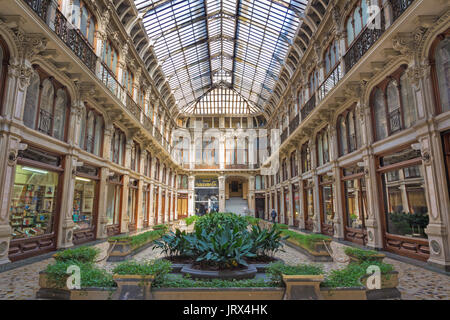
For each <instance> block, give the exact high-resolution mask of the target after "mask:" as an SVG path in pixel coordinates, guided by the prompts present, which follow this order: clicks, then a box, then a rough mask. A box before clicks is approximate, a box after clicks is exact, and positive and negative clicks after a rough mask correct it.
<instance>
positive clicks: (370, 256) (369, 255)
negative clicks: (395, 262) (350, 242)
mask: <svg viewBox="0 0 450 320" xmlns="http://www.w3.org/2000/svg"><path fill="white" fill-rule="evenodd" d="M344 252H345V254H346V255H349V256H354V257H355V258H357V259H358V260H359V261H371V260H374V256H378V255H379V254H380V253H379V252H376V251H374V250H362V249H359V248H352V247H347V248H345V249H344Z"/></svg>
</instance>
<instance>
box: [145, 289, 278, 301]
mask: <svg viewBox="0 0 450 320" xmlns="http://www.w3.org/2000/svg"><path fill="white" fill-rule="evenodd" d="M284 291H285V289H284V288H160V289H154V290H152V295H153V299H154V300H282V299H283V296H284Z"/></svg>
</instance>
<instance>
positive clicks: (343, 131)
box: [337, 115, 348, 156]
mask: <svg viewBox="0 0 450 320" xmlns="http://www.w3.org/2000/svg"><path fill="white" fill-rule="evenodd" d="M337 131H338V139H339V155H340V156H343V155H344V154H347V153H348V143H347V121H346V117H345V116H343V115H340V116H339V117H338V125H337Z"/></svg>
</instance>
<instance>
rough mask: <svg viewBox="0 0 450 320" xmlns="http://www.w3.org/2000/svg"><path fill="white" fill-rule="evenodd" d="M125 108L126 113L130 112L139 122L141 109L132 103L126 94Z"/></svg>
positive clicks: (131, 99)
mask: <svg viewBox="0 0 450 320" xmlns="http://www.w3.org/2000/svg"><path fill="white" fill-rule="evenodd" d="M126 107H127V109H128V111H130V112H131V113H132V114H133V116H135V118H136V119H137V120H138V121H139V122H141V119H140V117H141V108H140V107H139V106H138V105H137V103H136V102H134V100H133V98H132V97H131V96H130V95H129V94H128V92H127V100H126Z"/></svg>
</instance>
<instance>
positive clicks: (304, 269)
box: [266, 262, 324, 284]
mask: <svg viewBox="0 0 450 320" xmlns="http://www.w3.org/2000/svg"><path fill="white" fill-rule="evenodd" d="M323 273H324V272H323V268H322V266H321V265H310V264H299V265H297V266H289V265H286V264H284V263H283V262H272V263H270V264H269V265H268V266H267V268H266V274H267V275H268V276H269V278H270V279H271V280H272V281H273V282H275V283H280V284H281V283H282V280H283V279H282V275H283V274H285V275H321V274H323Z"/></svg>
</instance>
